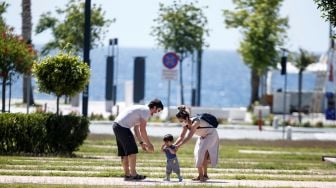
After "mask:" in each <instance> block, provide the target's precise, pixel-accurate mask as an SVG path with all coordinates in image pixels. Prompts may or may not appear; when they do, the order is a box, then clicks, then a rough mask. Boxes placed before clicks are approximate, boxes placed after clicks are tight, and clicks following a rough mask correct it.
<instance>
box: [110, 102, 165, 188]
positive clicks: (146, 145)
mask: <svg viewBox="0 0 336 188" xmlns="http://www.w3.org/2000/svg"><path fill="white" fill-rule="evenodd" d="M162 110H163V104H162V102H161V101H160V100H158V99H155V100H152V101H151V102H150V103H149V104H148V106H145V105H134V106H132V107H129V108H127V109H126V110H125V111H123V112H122V113H120V114H119V115H118V116H117V118H116V119H115V121H114V123H113V132H114V135H115V137H116V141H117V147H118V156H121V163H122V167H123V169H124V172H125V177H124V180H126V181H128V180H143V179H145V178H146V176H144V175H140V174H138V173H137V171H136V154H137V153H138V146H137V144H136V142H135V137H136V138H137V140H138V143H139V145H140V146H141V148H142V149H143V150H144V151H147V152H154V146H153V144H152V143H151V142H150V140H149V138H148V135H147V130H146V125H147V121H148V119H149V118H150V117H151V116H153V114H155V113H158V112H160V111H162ZM131 128H134V134H135V137H134V135H133V133H132V131H131Z"/></svg>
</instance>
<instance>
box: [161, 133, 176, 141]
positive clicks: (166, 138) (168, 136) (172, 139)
mask: <svg viewBox="0 0 336 188" xmlns="http://www.w3.org/2000/svg"><path fill="white" fill-rule="evenodd" d="M163 141H165V142H168V141H170V142H172V141H174V137H173V135H171V134H166V135H165V136H164V137H163Z"/></svg>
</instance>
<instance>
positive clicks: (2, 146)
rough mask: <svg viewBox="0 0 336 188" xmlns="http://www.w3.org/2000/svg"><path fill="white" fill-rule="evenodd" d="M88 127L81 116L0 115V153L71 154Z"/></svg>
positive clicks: (81, 140) (80, 142)
mask: <svg viewBox="0 0 336 188" xmlns="http://www.w3.org/2000/svg"><path fill="white" fill-rule="evenodd" d="M88 130H89V121H88V120H87V119H86V118H84V117H80V116H73V115H67V116H57V115H53V114H45V113H35V114H28V115H27V114H19V113H18V114H0V153H35V154H40V153H63V154H71V153H72V152H73V151H75V150H76V149H78V147H79V146H80V145H81V144H82V143H83V141H84V140H85V138H86V137H87V134H88Z"/></svg>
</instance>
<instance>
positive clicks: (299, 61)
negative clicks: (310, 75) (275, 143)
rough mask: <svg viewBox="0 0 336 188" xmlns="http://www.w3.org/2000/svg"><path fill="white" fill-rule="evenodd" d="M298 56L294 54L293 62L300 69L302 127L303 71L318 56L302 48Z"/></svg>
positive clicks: (299, 109) (299, 100)
mask: <svg viewBox="0 0 336 188" xmlns="http://www.w3.org/2000/svg"><path fill="white" fill-rule="evenodd" d="M299 51H300V52H299V53H298V54H294V57H293V61H294V65H295V66H296V67H297V68H298V69H299V80H298V83H299V85H298V90H299V98H298V112H299V124H300V125H301V120H302V118H301V111H302V109H301V105H302V100H301V99H302V73H303V71H304V70H305V69H306V68H307V67H308V66H309V65H310V64H313V63H315V62H316V61H317V56H316V55H315V54H313V53H309V52H308V51H307V50H304V49H302V48H300V49H299Z"/></svg>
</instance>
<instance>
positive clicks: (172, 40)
mask: <svg viewBox="0 0 336 188" xmlns="http://www.w3.org/2000/svg"><path fill="white" fill-rule="evenodd" d="M154 22H155V23H156V26H154V27H152V33H151V34H152V36H154V37H155V38H156V41H157V43H158V45H159V46H162V47H163V48H164V49H166V50H173V51H175V52H176V53H178V54H179V55H180V59H181V61H182V60H183V59H184V58H185V57H186V56H187V55H188V54H192V53H193V52H194V51H195V50H196V49H202V48H203V46H205V45H206V44H205V36H206V35H208V29H207V28H206V25H207V23H208V21H207V18H206V17H205V16H204V14H203V11H202V9H201V8H198V7H196V6H195V4H194V3H192V2H191V3H190V4H182V3H181V1H179V4H177V2H176V1H174V4H173V5H170V6H169V5H167V6H165V5H164V4H163V3H160V9H159V15H158V17H157V18H156V19H154Z"/></svg>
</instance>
